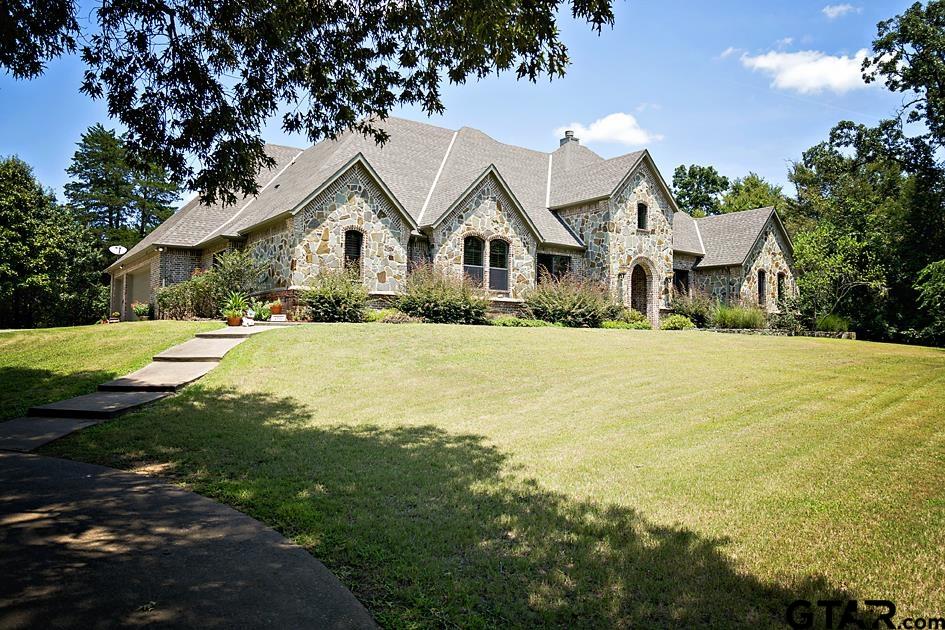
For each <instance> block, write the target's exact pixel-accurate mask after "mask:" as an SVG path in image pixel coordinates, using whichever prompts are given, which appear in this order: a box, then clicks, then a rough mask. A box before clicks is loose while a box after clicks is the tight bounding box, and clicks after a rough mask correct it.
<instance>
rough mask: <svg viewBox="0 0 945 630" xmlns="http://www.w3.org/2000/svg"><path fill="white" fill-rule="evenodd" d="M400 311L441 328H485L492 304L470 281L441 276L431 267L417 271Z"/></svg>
mask: <svg viewBox="0 0 945 630" xmlns="http://www.w3.org/2000/svg"><path fill="white" fill-rule="evenodd" d="M397 308H399V309H400V310H401V311H403V312H404V313H407V314H408V315H411V316H413V317H420V318H423V319H424V320H425V321H428V322H435V323H440V324H484V323H486V310H487V309H488V308H489V300H488V298H487V297H486V295H485V294H484V293H483V292H482V291H481V290H480V289H478V288H477V287H475V286H473V284H472V283H471V282H470V281H469V280H468V278H465V277H463V278H459V277H454V276H452V275H448V274H444V273H441V272H440V271H438V270H436V269H434V268H433V267H432V266H430V265H422V266H420V267H417V268H416V269H414V270H413V272H411V274H410V275H409V276H408V277H407V287H406V291H405V292H404V294H403V295H401V296H400V297H399V298H398V299H397Z"/></svg>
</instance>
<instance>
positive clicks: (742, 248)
mask: <svg viewBox="0 0 945 630" xmlns="http://www.w3.org/2000/svg"><path fill="white" fill-rule="evenodd" d="M772 214H774V208H773V207H770V206H769V207H767V208H757V209H755V210H745V211H743V212H730V213H728V214H720V215H716V216H711V217H703V218H701V219H696V220H695V223H696V226H697V227H698V229H699V233H700V234H701V235H702V243H703V245H704V246H705V258H703V259H702V260H701V261H699V265H698V266H699V268H704V267H722V266H728V265H741V264H742V263H744V262H745V259H746V258H747V257H748V253H749V252H750V251H751V248H752V246H753V245H754V244H755V241H757V240H758V235H759V234H761V231H762V230H763V229H764V227H765V224H766V223H767V222H768V219H770V218H771V215H772Z"/></svg>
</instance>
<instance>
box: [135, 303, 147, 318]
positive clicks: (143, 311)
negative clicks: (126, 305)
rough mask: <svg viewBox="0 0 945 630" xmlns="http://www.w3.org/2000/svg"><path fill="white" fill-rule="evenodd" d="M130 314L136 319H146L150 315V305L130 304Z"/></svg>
mask: <svg viewBox="0 0 945 630" xmlns="http://www.w3.org/2000/svg"><path fill="white" fill-rule="evenodd" d="M131 312H132V313H134V314H135V315H136V316H137V317H147V316H148V315H150V314H151V305H150V304H148V303H147V302H132V304H131Z"/></svg>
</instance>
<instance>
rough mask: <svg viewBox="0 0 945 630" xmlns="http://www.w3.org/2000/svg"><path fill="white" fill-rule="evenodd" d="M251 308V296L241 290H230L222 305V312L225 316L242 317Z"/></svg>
mask: <svg viewBox="0 0 945 630" xmlns="http://www.w3.org/2000/svg"><path fill="white" fill-rule="evenodd" d="M248 308H249V298H248V297H247V296H246V295H244V294H242V293H240V292H239V291H230V292H229V293H228V294H227V296H226V299H225V300H224V301H223V304H222V305H221V306H220V313H221V314H222V315H223V317H227V318H229V317H242V316H243V315H245V314H246V309H248Z"/></svg>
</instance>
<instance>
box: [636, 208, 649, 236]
mask: <svg viewBox="0 0 945 630" xmlns="http://www.w3.org/2000/svg"><path fill="white" fill-rule="evenodd" d="M646 215H647V211H646V204H645V203H638V204H637V229H638V230H645V229H647V227H646Z"/></svg>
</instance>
